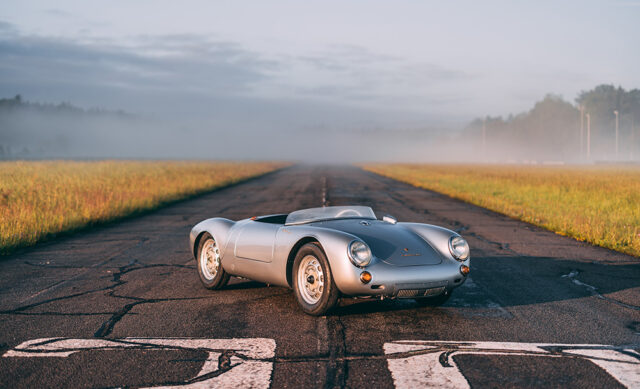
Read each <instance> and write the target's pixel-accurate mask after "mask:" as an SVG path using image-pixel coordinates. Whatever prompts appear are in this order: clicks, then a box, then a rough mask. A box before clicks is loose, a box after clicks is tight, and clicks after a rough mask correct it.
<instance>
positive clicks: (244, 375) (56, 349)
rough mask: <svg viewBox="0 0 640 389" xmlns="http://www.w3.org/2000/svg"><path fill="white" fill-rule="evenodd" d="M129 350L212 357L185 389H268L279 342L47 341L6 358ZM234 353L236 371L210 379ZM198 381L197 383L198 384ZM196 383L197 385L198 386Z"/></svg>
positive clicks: (21, 347)
mask: <svg viewBox="0 0 640 389" xmlns="http://www.w3.org/2000/svg"><path fill="white" fill-rule="evenodd" d="M127 348H138V349H139V348H146V349H190V350H206V351H207V352H208V353H209V355H208V357H207V360H206V361H205V362H204V364H203V366H202V368H201V369H200V372H199V373H198V374H197V375H196V376H195V377H192V378H191V379H189V380H187V382H185V384H184V385H180V386H179V387H181V388H184V387H187V388H212V387H214V388H215V387H225V388H226V387H233V388H268V387H269V385H270V384H271V371H272V370H273V362H272V361H270V360H269V359H272V358H274V357H275V349H276V342H275V341H274V340H273V339H266V338H245V339H192V338H124V339H113V340H107V339H66V338H43V339H33V340H29V341H26V342H23V343H21V344H20V345H18V346H17V347H15V348H14V349H12V350H9V351H7V352H6V353H5V354H4V355H3V357H4V358H16V357H23V358H24V357H27V358H30V357H58V358H65V357H68V356H69V355H71V354H73V353H77V352H80V351H87V350H117V349H127ZM223 350H224V351H230V352H233V353H234V354H237V355H238V356H236V355H234V356H232V357H231V366H232V368H231V369H229V370H228V371H226V372H222V373H221V374H219V375H217V376H214V377H211V378H206V377H205V375H207V374H211V373H215V372H217V371H218V358H219V357H220V355H221V354H222V353H221V351H223ZM196 380H197V381H196ZM194 381H195V382H194Z"/></svg>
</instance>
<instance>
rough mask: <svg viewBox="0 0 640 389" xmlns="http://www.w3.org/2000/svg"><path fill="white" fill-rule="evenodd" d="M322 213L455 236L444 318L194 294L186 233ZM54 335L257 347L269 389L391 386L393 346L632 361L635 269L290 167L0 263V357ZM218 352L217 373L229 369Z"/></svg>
mask: <svg viewBox="0 0 640 389" xmlns="http://www.w3.org/2000/svg"><path fill="white" fill-rule="evenodd" d="M323 202H324V203H326V204H329V205H347V204H359V205H369V206H371V207H373V209H374V210H375V211H376V213H377V214H379V215H383V214H391V215H394V216H395V217H397V218H398V220H400V221H413V222H424V223H432V224H437V225H442V226H444V227H447V228H451V229H453V230H456V231H459V232H460V233H461V234H462V235H463V236H464V237H465V238H467V240H468V241H469V244H470V246H471V253H472V262H471V269H472V270H471V278H470V279H469V280H468V282H467V283H465V284H464V285H463V286H461V287H460V288H458V289H457V290H456V291H455V292H454V295H453V297H452V298H451V299H450V300H449V302H448V303H447V304H446V305H445V306H443V307H438V308H431V307H419V306H418V305H417V304H415V303H414V302H413V301H411V300H398V301H371V300H354V299H343V300H342V301H341V303H340V306H339V307H338V308H336V309H335V310H334V311H333V312H332V313H331V314H330V315H328V316H325V317H311V316H307V315H305V314H303V313H302V312H301V311H300V310H299V309H298V307H297V305H296V302H295V298H294V296H293V294H292V292H291V291H290V290H288V289H285V288H280V287H269V286H267V285H264V284H260V283H257V282H252V281H246V280H239V279H233V280H232V282H231V283H230V285H229V286H228V287H226V288H225V289H224V290H221V291H208V290H206V289H204V288H202V287H201V285H200V282H199V280H198V275H197V272H196V269H195V261H194V259H193V258H192V257H191V254H190V252H189V248H188V247H187V242H188V233H189V230H190V229H191V227H192V226H193V225H194V224H196V223H197V222H199V221H201V220H203V219H205V218H209V217H214V216H221V217H226V218H230V219H241V218H246V217H250V216H254V215H261V214H271V213H280V212H289V211H293V210H296V209H301V208H308V207H316V206H320V205H322V204H323ZM55 337H61V338H70V339H122V338H131V337H134V338H206V339H227V338H267V339H273V340H275V344H276V349H275V357H273V358H270V359H269V361H271V362H273V371H272V372H271V376H270V384H271V386H272V387H296V388H297V387H303V386H308V387H372V386H376V387H384V388H386V387H393V386H394V377H393V376H392V374H391V373H390V371H389V368H388V365H387V357H386V356H385V353H384V351H383V346H384V344H385V343H388V342H394V341H400V340H415V341H419V340H428V341H476V342H480V341H486V342H527V343H563V344H599V345H612V346H616V347H621V348H627V349H631V350H636V351H638V350H640V259H639V258H635V257H631V256H627V255H624V254H620V253H617V252H613V251H610V250H606V249H603V248H598V247H593V246H591V245H589V244H586V243H582V242H577V241H575V240H572V239H570V238H567V237H562V236H559V235H556V234H553V233H551V232H548V231H545V230H542V229H540V228H538V227H534V226H531V225H528V224H525V223H522V222H519V221H516V220H513V219H510V218H508V217H505V216H501V215H498V214H496V213H493V212H491V211H488V210H484V209H482V208H478V207H476V206H473V205H469V204H466V203H463V202H460V201H457V200H453V199H450V198H448V197H446V196H443V195H440V194H437V193H433V192H430V191H426V190H423V189H418V188H414V187H411V186H409V185H406V184H403V183H400V182H397V181H394V180H391V179H388V178H383V177H380V176H377V175H374V174H372V173H368V172H364V171H362V170H360V169H358V168H355V167H339V166H294V167H291V168H287V169H284V170H281V171H278V172H275V173H272V174H268V175H266V176H263V177H259V178H256V179H253V180H250V181H248V182H245V183H242V184H239V185H236V186H232V187H229V188H225V189H221V190H218V191H215V192H213V193H210V194H207V195H203V196H201V197H198V198H195V199H191V200H187V201H183V202H180V203H177V204H174V205H172V206H169V207H166V208H163V209H161V210H158V211H156V212H153V213H150V214H147V215H144V216H141V217H138V218H133V219H128V220H125V221H122V222H118V223H113V224H110V225H107V226H103V227H99V228H95V229H92V230H90V231H85V232H81V233H78V234H75V235H72V236H68V237H64V238H61V239H58V240H55V241H51V242H48V243H44V244H41V245H39V246H37V247H35V248H30V249H25V250H22V251H20V252H18V253H16V254H13V255H11V256H8V257H4V258H2V259H1V260H0V354H4V353H5V352H7V351H8V350H12V349H14V348H15V347H16V346H18V345H20V344H21V343H23V342H25V341H28V340H31V339H39V338H55ZM224 355H227V354H225V353H222V354H221V356H220V359H219V361H218V367H219V369H220V372H224V371H226V370H225V369H229V368H230V367H229V366H230V365H229V364H230V363H231V362H230V361H231V359H228V358H231V357H228V358H227V357H224ZM225 358H227V359H225ZM453 358H454V360H455V362H456V363H457V364H458V366H459V368H460V371H461V372H462V374H463V375H464V376H465V378H466V380H467V381H468V382H469V384H470V385H471V386H472V387H499V386H509V387H530V386H545V387H607V388H611V387H616V386H620V387H621V386H622V384H621V383H620V382H619V381H617V380H615V379H613V378H612V376H611V375H609V374H607V373H606V372H605V371H604V370H603V369H601V368H599V367H597V366H596V365H595V364H593V363H591V362H590V361H589V360H586V359H575V358H541V357H539V356H527V355H511V356H508V357H499V356H495V355H492V356H482V355H460V356H457V357H453ZM206 359H207V356H206V353H205V352H203V351H202V350H197V349H184V348H171V347H167V348H162V347H159V348H153V349H146V348H133V349H100V348H97V349H86V350H84V351H81V352H77V353H74V354H71V355H70V356H68V357H66V358H62V357H45V356H41V357H3V358H0V387H12V388H13V387H16V388H20V387H25V388H26V387H30V388H32V387H123V386H128V387H138V386H153V385H176V384H180V383H184V382H187V381H188V379H189V378H190V377H193V376H194V375H196V374H197V372H198V371H199V370H200V368H201V367H202V365H203V363H204V361H206ZM638 360H639V361H640V358H639V359H638ZM231 368H232V366H231ZM220 372H219V373H216V374H220Z"/></svg>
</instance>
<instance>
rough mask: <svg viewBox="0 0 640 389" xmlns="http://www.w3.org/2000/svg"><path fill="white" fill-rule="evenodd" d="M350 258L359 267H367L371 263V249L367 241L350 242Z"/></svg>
mask: <svg viewBox="0 0 640 389" xmlns="http://www.w3.org/2000/svg"><path fill="white" fill-rule="evenodd" d="M348 252H349V259H351V262H353V264H354V265H356V266H358V267H365V266H367V265H368V264H369V263H371V249H369V246H367V244H366V243H364V242H361V241H359V240H354V241H353V242H351V243H349V250H348Z"/></svg>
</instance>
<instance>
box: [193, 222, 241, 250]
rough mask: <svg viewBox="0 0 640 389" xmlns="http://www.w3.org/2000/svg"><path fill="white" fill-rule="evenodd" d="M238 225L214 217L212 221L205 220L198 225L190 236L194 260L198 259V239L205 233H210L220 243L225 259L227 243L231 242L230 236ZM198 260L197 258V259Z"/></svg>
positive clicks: (219, 246)
mask: <svg viewBox="0 0 640 389" xmlns="http://www.w3.org/2000/svg"><path fill="white" fill-rule="evenodd" d="M235 224H236V222H234V221H233V220H229V219H225V218H221V217H214V218H211V219H207V220H203V221H201V222H200V223H198V224H196V225H195V226H194V227H193V228H192V229H191V233H190V234H189V245H190V247H191V254H193V256H194V258H195V257H196V255H197V253H196V250H197V247H196V245H197V244H198V239H199V238H200V236H201V235H202V233H203V232H208V233H209V234H210V235H211V236H213V239H215V240H216V242H217V243H218V248H219V249H220V255H221V256H222V257H224V253H225V251H226V249H227V243H228V241H229V235H230V231H231V228H232V227H233V226H234V225H235ZM196 259H197V258H196Z"/></svg>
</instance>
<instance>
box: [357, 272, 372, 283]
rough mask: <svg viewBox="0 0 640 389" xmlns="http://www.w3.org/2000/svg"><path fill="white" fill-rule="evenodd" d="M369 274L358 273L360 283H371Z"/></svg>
mask: <svg viewBox="0 0 640 389" xmlns="http://www.w3.org/2000/svg"><path fill="white" fill-rule="evenodd" d="M371 278H372V277H371V273H369V272H368V271H363V272H362V273H360V281H362V283H363V284H368V283H369V282H371Z"/></svg>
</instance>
